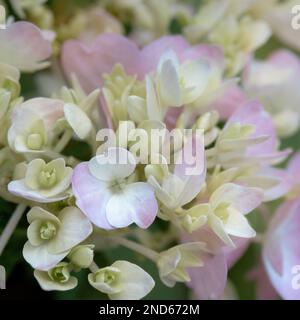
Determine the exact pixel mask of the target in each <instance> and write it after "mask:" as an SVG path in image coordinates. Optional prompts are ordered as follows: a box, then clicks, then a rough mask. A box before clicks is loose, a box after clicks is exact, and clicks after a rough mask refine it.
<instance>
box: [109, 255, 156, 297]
mask: <svg viewBox="0 0 300 320" xmlns="http://www.w3.org/2000/svg"><path fill="white" fill-rule="evenodd" d="M112 266H113V267H115V268H118V269H119V270H121V276H120V278H121V279H120V281H121V283H122V288H123V290H122V291H121V292H119V293H116V294H111V295H109V297H110V298H111V299H112V300H139V299H142V298H143V297H145V296H146V295H147V294H148V293H149V292H150V291H151V290H152V289H153V288H154V285H155V282H154V280H153V279H152V277H151V276H150V275H149V274H148V273H147V272H146V271H144V270H143V269H142V268H140V267H139V266H137V265H135V264H133V263H130V262H128V261H116V262H114V263H113V264H112Z"/></svg>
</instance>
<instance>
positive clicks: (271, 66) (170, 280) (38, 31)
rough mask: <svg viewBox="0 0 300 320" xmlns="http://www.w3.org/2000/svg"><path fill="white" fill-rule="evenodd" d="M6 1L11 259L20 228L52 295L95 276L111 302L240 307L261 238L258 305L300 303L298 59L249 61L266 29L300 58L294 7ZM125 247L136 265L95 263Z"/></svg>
mask: <svg viewBox="0 0 300 320" xmlns="http://www.w3.org/2000/svg"><path fill="white" fill-rule="evenodd" d="M2 2H3V5H5V2H4V1H2ZM6 2H10V5H9V7H7V9H8V8H10V9H11V10H12V12H10V14H11V15H10V16H8V18H7V20H6V27H5V28H4V29H1V30H0V43H1V50H0V124H1V127H0V147H1V149H0V164H1V166H0V197H1V199H2V201H3V203H14V204H15V205H16V209H15V211H14V212H13V213H12V214H11V217H10V218H9V220H8V222H7V224H6V225H4V226H3V228H2V229H0V256H2V255H3V256H4V255H5V253H6V251H5V250H4V249H5V248H6V245H7V243H8V241H9V240H10V238H11V237H12V236H13V235H14V233H15V232H17V228H18V227H17V225H18V223H19V221H20V220H21V219H22V220H24V224H26V225H27V231H26V237H27V241H26V242H25V243H22V244H21V243H20V245H22V246H23V252H21V250H20V251H19V252H18V253H15V254H18V255H19V256H21V255H22V254H23V257H24V259H25V260H26V262H27V263H28V264H29V265H30V266H31V267H32V269H33V275H34V278H35V279H36V281H37V282H38V284H39V285H40V287H41V288H42V289H43V290H45V291H67V290H72V289H74V288H75V287H77V286H79V282H78V279H79V276H80V278H81V279H82V275H84V277H85V280H86V282H87V283H89V284H90V286H91V287H92V288H94V289H95V290H98V291H99V292H101V293H103V294H105V295H107V297H108V298H110V299H117V300H118V299H131V300H132V299H142V298H144V297H147V295H148V294H149V293H150V292H151V291H152V290H153V292H155V286H156V285H157V283H158V282H162V283H163V284H164V285H165V286H167V287H174V286H175V285H176V284H177V283H184V284H185V285H186V286H187V287H188V288H189V290H190V292H191V294H190V296H191V297H193V298H196V299H226V298H227V299H233V298H236V297H237V293H236V292H235V289H234V288H233V287H234V285H233V284H232V282H231V281H230V277H229V276H228V272H229V270H230V268H231V267H232V266H233V265H234V264H235V263H236V262H237V261H238V260H239V259H240V258H241V257H242V256H243V255H244V254H245V253H246V251H247V249H248V248H249V247H250V246H253V245H255V246H259V248H260V249H259V250H260V252H259V257H258V258H257V259H256V261H254V263H253V265H254V267H252V270H249V269H247V270H244V276H245V277H247V278H248V281H252V282H254V283H256V289H257V290H256V291H257V293H256V298H258V299H269V298H274V297H277V296H280V297H282V298H284V299H300V291H299V290H298V289H299V287H300V285H299V283H298V280H297V273H298V272H299V270H300V267H299V265H300V258H299V252H300V251H299V248H300V247H299V244H298V239H299V235H300V184H299V181H300V154H299V153H295V154H293V153H294V151H297V147H298V146H296V145H289V141H291V138H292V137H297V134H298V132H299V129H300V109H299V105H300V93H299V92H300V90H299V88H298V83H299V81H298V78H299V75H300V60H299V58H298V56H297V54H296V53H292V52H291V51H289V50H288V49H287V47H283V48H281V49H278V50H276V51H275V52H271V53H270V54H269V56H267V57H265V56H264V55H260V56H258V55H256V52H257V50H258V49H260V48H262V51H263V49H264V48H268V43H269V41H271V40H270V38H271V36H273V37H277V38H278V39H279V40H280V41H281V42H282V43H283V44H282V46H284V45H285V46H289V47H291V48H292V49H295V50H300V45H299V44H300V41H299V40H300V31H298V32H297V31H296V30H293V29H292V28H291V25H290V20H289V19H290V10H291V7H292V5H293V1H284V2H282V1H277V0H274V1H273V0H271V1H264V3H263V4H262V1H256V0H254V1H253V0H252V1H247V0H245V1H236V0H221V1H215V0H211V1H201V5H195V4H194V5H193V4H192V2H191V3H189V2H188V1H180V0H167V1H156V0H151V1H150V0H149V1H148V0H135V1H127V0H122V1H121V0H110V1H106V0H99V1H96V2H94V1H93V3H91V4H90V3H89V1H86V2H85V5H84V6H83V7H80V6H77V5H75V3H72V1H68V2H66V3H65V4H62V3H60V4H61V6H62V7H60V10H57V7H56V5H57V3H58V1H51V2H50V3H49V2H48V1H45V0H30V1H15V0H10V1H6ZM194 2H195V3H196V2H197V1H194ZM64 9H68V10H64ZM7 12H8V11H7ZM13 15H15V17H14V16H13ZM16 18H18V19H21V20H22V21H17V22H16V21H15V19H16ZM174 33H176V34H174ZM279 40H278V41H279ZM23 73H31V74H32V75H31V77H32V78H30V79H32V81H33V82H34V83H35V85H34V87H35V90H32V91H30V93H28V92H26V90H25V88H24V86H25V85H24V81H23V78H22V77H21V74H23ZM287 138H290V139H287ZM281 141H283V142H284V143H283V147H281V146H280V144H281ZM2 201H1V203H2ZM26 218H27V220H26ZM0 219H1V216H0ZM20 228H22V227H20ZM11 241H14V238H13V237H12V239H11ZM119 247H122V248H123V247H124V248H127V249H128V250H130V251H132V252H133V253H134V254H135V255H133V258H132V255H128V258H126V259H125V258H124V256H123V255H120V256H119V257H117V258H116V259H114V260H113V261H110V260H109V259H100V258H99V257H100V256H99V254H102V256H103V255H104V256H105V255H106V253H107V252H112V251H114V250H116V249H118V248H119ZM117 252H118V251H117ZM126 252H127V251H126ZM141 257H142V258H143V259H146V261H150V264H151V263H152V264H154V265H155V267H156V269H157V273H158V276H157V277H155V276H154V275H153V274H151V272H150V271H149V270H148V268H145V269H147V271H146V270H144V268H142V267H141V266H140V263H139V262H140V261H141ZM109 261H110V262H109ZM146 266H147V263H146ZM84 269H87V270H88V273H84V271H83V270H84Z"/></svg>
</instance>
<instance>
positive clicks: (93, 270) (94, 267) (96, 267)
mask: <svg viewBox="0 0 300 320" xmlns="http://www.w3.org/2000/svg"><path fill="white" fill-rule="evenodd" d="M89 268H90V270H91V272H93V273H95V272H97V271H98V270H99V267H98V266H97V264H96V262H95V261H93V262H92V263H91V265H90V266H89Z"/></svg>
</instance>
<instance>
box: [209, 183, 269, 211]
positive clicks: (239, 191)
mask: <svg viewBox="0 0 300 320" xmlns="http://www.w3.org/2000/svg"><path fill="white" fill-rule="evenodd" d="M262 200H263V192H262V191H261V189H258V188H249V187H244V186H240V185H237V184H234V183H226V184H223V185H222V186H221V187H219V188H218V189H217V190H216V191H215V192H214V193H213V194H212V196H211V198H210V202H211V204H212V205H213V206H214V208H216V207H217V206H218V204H220V203H229V204H230V205H231V206H232V207H233V208H234V209H236V210H237V211H239V212H240V213H243V214H247V213H249V212H251V211H252V210H254V209H256V208H257V207H258V206H259V205H260V204H261V202H262Z"/></svg>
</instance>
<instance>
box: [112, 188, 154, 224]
mask: <svg viewBox="0 0 300 320" xmlns="http://www.w3.org/2000/svg"><path fill="white" fill-rule="evenodd" d="M157 210H158V205H157V202H156V199H155V196H154V190H153V188H152V187H151V186H150V185H149V184H147V183H144V182H136V183H132V184H130V185H128V186H126V188H125V189H124V190H123V192H122V193H119V194H115V195H113V196H112V197H111V198H110V200H109V201H108V203H107V206H106V217H107V220H108V222H109V223H110V224H111V225H112V226H114V227H116V228H124V227H127V226H128V225H130V224H131V223H133V222H135V223H136V224H137V225H138V226H139V227H140V228H148V227H149V226H150V225H151V224H152V223H153V221H154V219H155V217H156V214H157Z"/></svg>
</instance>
